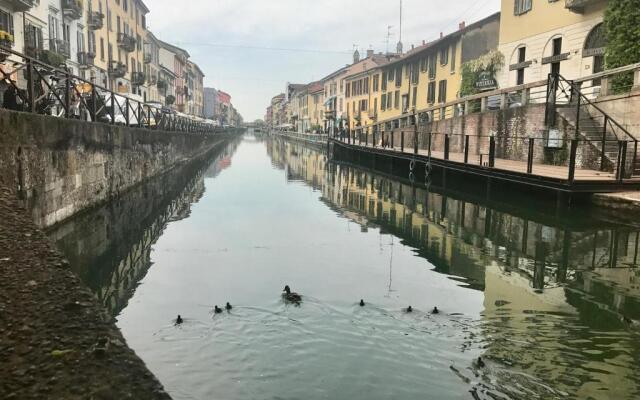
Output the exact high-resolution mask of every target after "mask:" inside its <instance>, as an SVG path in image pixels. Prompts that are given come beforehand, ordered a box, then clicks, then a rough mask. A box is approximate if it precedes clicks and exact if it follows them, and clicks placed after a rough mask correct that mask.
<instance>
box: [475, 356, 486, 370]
mask: <svg viewBox="0 0 640 400" xmlns="http://www.w3.org/2000/svg"><path fill="white" fill-rule="evenodd" d="M476 366H477V367H478V368H484V366H485V363H484V361H482V357H478V359H477V360H476Z"/></svg>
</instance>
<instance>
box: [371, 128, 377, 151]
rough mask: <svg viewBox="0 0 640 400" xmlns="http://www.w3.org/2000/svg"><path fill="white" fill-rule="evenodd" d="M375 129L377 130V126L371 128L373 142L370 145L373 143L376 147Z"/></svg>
mask: <svg viewBox="0 0 640 400" xmlns="http://www.w3.org/2000/svg"><path fill="white" fill-rule="evenodd" d="M377 130H378V129H377V126H376V127H375V128H373V143H372V145H373V147H374V148H375V147H376V131H377Z"/></svg>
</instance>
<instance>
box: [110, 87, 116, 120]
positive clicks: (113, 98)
mask: <svg viewBox="0 0 640 400" xmlns="http://www.w3.org/2000/svg"><path fill="white" fill-rule="evenodd" d="M115 123H116V95H115V94H114V93H113V92H111V124H112V125H115Z"/></svg>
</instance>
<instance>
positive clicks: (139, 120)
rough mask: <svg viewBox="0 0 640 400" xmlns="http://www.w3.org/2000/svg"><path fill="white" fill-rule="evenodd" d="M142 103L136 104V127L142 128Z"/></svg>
mask: <svg viewBox="0 0 640 400" xmlns="http://www.w3.org/2000/svg"><path fill="white" fill-rule="evenodd" d="M142 115H143V113H142V103H140V102H138V127H140V128H144V123H143V122H142Z"/></svg>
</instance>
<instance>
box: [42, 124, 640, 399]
mask: <svg viewBox="0 0 640 400" xmlns="http://www.w3.org/2000/svg"><path fill="white" fill-rule="evenodd" d="M469 198H474V197H473V196H472V194H471V195H470V196H468V197H465V195H463V194H460V193H458V194H455V195H453V194H451V193H446V192H442V191H441V192H437V191H436V190H433V189H432V188H429V187H425V186H424V185H418V186H415V185H412V184H411V182H408V181H407V182H405V181H403V180H401V179H399V178H393V177H389V176H385V175H383V174H380V173H377V172H375V171H369V170H362V169H359V168H356V167H352V166H345V165H337V164H335V163H331V162H329V161H328V160H327V156H326V154H325V153H324V152H323V151H322V148H321V147H318V148H314V147H313V146H311V145H306V144H300V143H295V142H290V141H287V140H284V139H278V138H266V137H256V136H250V135H247V136H245V137H244V138H242V139H238V140H236V141H233V142H231V143H229V145H228V146H227V147H226V148H224V149H222V150H221V151H219V152H218V153H216V154H214V155H213V156H212V158H211V159H210V160H206V161H205V162H200V163H197V164H195V165H193V166H190V167H189V168H187V169H183V170H179V171H174V172H172V173H171V174H168V175H166V176H163V177H160V178H158V179H155V180H153V181H151V182H149V183H148V184H146V185H144V186H142V187H139V188H136V189H135V190H132V191H130V192H128V193H126V194H125V195H124V196H123V197H122V198H121V199H118V200H117V201H114V202H112V203H111V204H108V205H105V206H104V207H102V208H99V209H97V210H95V211H93V212H91V213H88V214H85V215H82V216H80V217H78V218H76V219H74V220H72V221H70V222H68V223H66V224H64V225H62V226H60V227H58V228H56V230H54V231H52V232H50V236H51V238H52V239H53V240H54V241H55V242H56V243H57V244H58V246H59V248H60V249H61V250H62V251H63V252H64V253H65V254H66V255H67V257H68V258H69V259H70V261H71V263H72V265H73V267H74V269H75V270H76V271H77V272H78V274H79V275H80V276H81V277H82V279H83V280H84V281H85V282H86V283H87V285H88V286H89V287H91V289H92V290H94V292H95V293H96V295H97V297H98V298H99V299H100V300H101V301H102V302H103V303H104V305H105V307H106V308H107V309H108V310H109V311H110V312H111V313H112V314H113V316H114V317H115V318H116V319H117V324H118V326H119V327H120V328H121V330H122V332H123V334H124V336H125V337H126V339H127V341H128V343H129V345H130V346H131V347H132V348H133V349H134V350H135V351H136V353H137V354H138V355H139V356H140V357H142V359H143V360H144V361H145V362H146V363H147V365H148V366H149V368H150V369H151V371H153V372H154V373H155V374H156V376H157V377H158V378H159V379H160V380H161V382H162V383H163V384H164V385H165V387H166V389H167V391H168V392H169V393H170V394H171V395H172V396H173V398H175V399H185V400H186V399H229V400H235V399H238V400H240V399H391V398H393V399H634V398H638V397H639V396H640V386H639V385H640V340H639V339H640V326H639V325H640V323H639V322H637V321H640V287H639V283H638V279H639V278H638V275H639V274H638V270H637V269H636V266H637V263H638V258H639V257H640V255H639V254H638V240H639V234H638V232H639V230H640V229H639V228H637V227H633V226H630V225H626V224H621V223H616V222H610V220H608V219H604V218H594V217H593V216H592V215H591V216H590V215H585V214H584V213H575V214H570V215H556V214H553V213H552V214H548V213H546V210H540V209H536V207H534V206H531V205H528V204H526V203H520V204H509V205H506V206H504V205H500V204H490V203H487V204H484V203H483V202H482V201H481V200H477V199H476V200H469ZM287 284H288V285H290V286H291V288H292V289H293V290H294V291H297V292H299V293H300V294H301V295H302V296H303V300H302V303H301V304H300V305H299V306H296V305H292V304H286V303H285V302H283V300H282V298H281V293H282V290H283V288H284V286H285V285H287ZM360 299H364V301H365V303H366V305H365V306H364V307H360V306H359V305H358V303H359V301H360ZM227 301H228V302H230V303H231V304H232V305H233V309H232V310H231V311H230V312H226V311H225V312H223V313H220V314H215V313H214V312H213V308H214V306H215V305H218V306H221V307H222V306H224V304H225V303H226V302H227ZM409 305H411V306H412V307H413V310H414V311H413V312H412V313H406V312H404V309H405V308H406V307H407V306H409ZM433 307H438V309H439V310H440V313H439V314H432V313H431V310H432V309H433ZM178 314H180V315H181V316H182V317H183V318H184V323H183V324H182V325H179V326H176V325H174V320H175V318H176V316H177V315H178ZM479 357H481V358H482V360H483V365H480V364H479V363H478V361H477V360H478V358H479Z"/></svg>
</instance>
